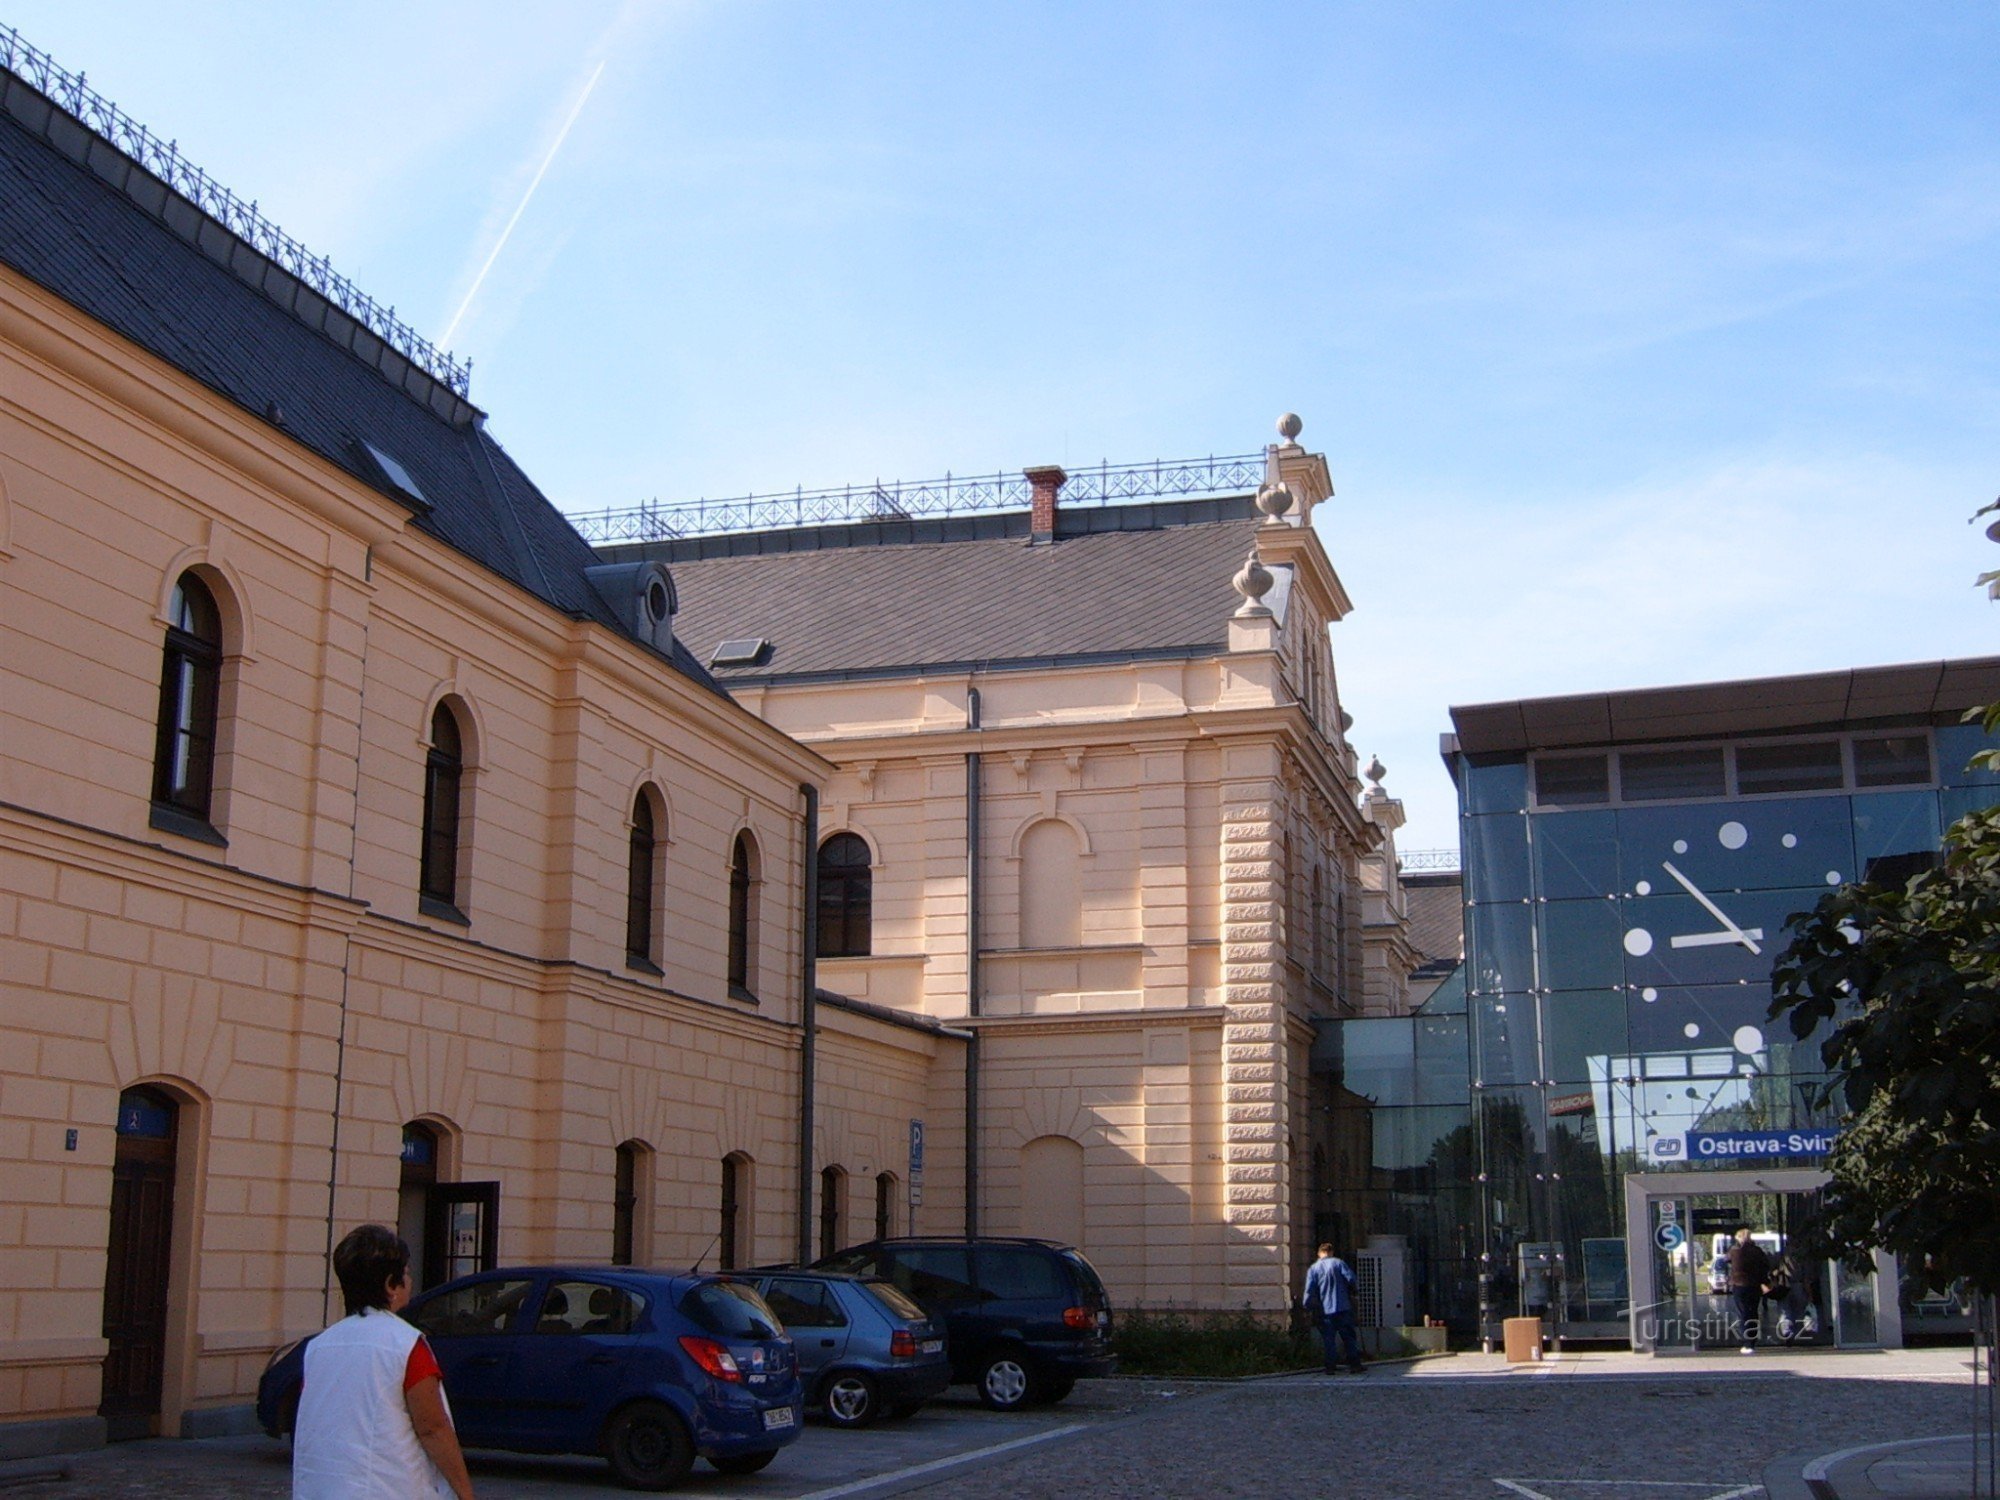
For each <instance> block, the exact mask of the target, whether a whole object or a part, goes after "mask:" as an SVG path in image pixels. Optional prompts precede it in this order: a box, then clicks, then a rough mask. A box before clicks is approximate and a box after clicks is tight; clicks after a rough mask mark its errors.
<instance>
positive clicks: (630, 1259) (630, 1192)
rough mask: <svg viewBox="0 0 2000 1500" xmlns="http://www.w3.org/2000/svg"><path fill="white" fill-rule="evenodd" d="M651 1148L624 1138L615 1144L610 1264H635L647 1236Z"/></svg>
mask: <svg viewBox="0 0 2000 1500" xmlns="http://www.w3.org/2000/svg"><path fill="white" fill-rule="evenodd" d="M652 1154H653V1153H652V1151H651V1150H650V1149H649V1148H648V1147H647V1146H646V1145H645V1143H644V1142H642V1141H626V1142H624V1143H623V1144H621V1145H620V1146H619V1147H618V1157H617V1164H616V1169H615V1170H616V1176H615V1180H614V1182H613V1184H612V1190H611V1264H612V1265H614V1266H629V1265H634V1264H636V1263H637V1255H638V1251H639V1250H640V1249H641V1248H644V1247H646V1246H647V1244H648V1242H649V1240H650V1239H651V1234H650V1232H649V1230H650V1225H649V1224H648V1222H647V1220H648V1218H649V1217H650V1216H649V1215H648V1213H647V1212H646V1210H647V1208H648V1206H649V1205H648V1203H647V1198H648V1188H649V1187H650V1186H651V1183H650V1180H649V1179H650V1178H651V1175H652V1173H651V1168H650V1162H651V1158H652Z"/></svg>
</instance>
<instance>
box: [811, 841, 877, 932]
mask: <svg viewBox="0 0 2000 1500" xmlns="http://www.w3.org/2000/svg"><path fill="white" fill-rule="evenodd" d="M874 901H875V872H874V871H873V870H872V869H871V868H870V865H869V858H868V842H867V840H865V839H863V838H862V837H861V836H860V835H859V834H855V833H836V834H835V835H834V836H833V837H832V838H830V839H828V840H827V841H826V842H825V843H823V844H821V845H820V846H819V954H820V957H821V958H865V957H867V955H868V954H869V952H870V951H871V949H872V943H873V936H872V927H873V924H874Z"/></svg>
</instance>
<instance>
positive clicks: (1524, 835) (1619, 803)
mask: <svg viewBox="0 0 2000 1500" xmlns="http://www.w3.org/2000/svg"><path fill="white" fill-rule="evenodd" d="M1868 689H1872V692H1871V691H1865V690H1868ZM1992 698H2000V660H1989V661H1979V662H1955V663H1936V664H1930V665H1929V666H1926V667H1922V668H1882V669H1871V670H1870V671H1868V672H1854V673H1838V674H1825V675H1824V676H1816V677H1812V678H1790V679H1771V680H1766V681H1763V682H1752V683H1734V684H1719V685H1712V686H1705V687H1690V688H1676V689H1656V690H1649V691H1648V692H1644V693H1633V694H1623V695H1609V696H1606V697H1598V698H1580V699H1556V700H1539V701H1536V702H1530V703H1519V704H1507V705H1489V706H1483V707H1480V708H1475V709H1456V710H1454V711H1453V717H1454V720H1455V722H1456V723H1457V725H1458V731H1459V732H1458V734H1457V735H1456V736H1455V737H1453V738H1452V739H1449V740H1447V742H1446V758H1447V761H1448V762H1449V764H1450V766H1451V769H1452V772H1453V776H1454V779H1455V781H1456V783H1457V786H1458V792H1459V811H1460V829H1461V857H1462V862H1463V864H1462V867H1463V883H1464V898H1465V964H1464V966H1463V969H1462V970H1461V971H1460V974H1459V976H1457V978H1458V982H1457V983H1454V984H1448V985H1446V986H1445V987H1443V988H1441V989H1440V990H1439V991H1438V992H1437V993H1436V994H1434V995H1432V996H1431V997H1430V998H1429V1000H1427V1001H1426V1002H1425V1003H1424V1004H1423V1006H1422V1007H1420V1009H1419V1010H1418V1012H1417V1013H1416V1014H1414V1015H1411V1016H1408V1017H1398V1018H1394V1019H1385V1020H1362V1021H1346V1022H1341V1023H1337V1024H1336V1025H1335V1026H1334V1027H1331V1028H1329V1030H1328V1032H1327V1033H1326V1034H1323V1035H1322V1037H1321V1038H1320V1044H1319V1054H1320V1058H1321V1065H1322V1068H1323V1070H1324V1071H1325V1072H1326V1073H1327V1074H1328V1075H1329V1082H1330V1084H1331V1092H1330V1097H1331V1099H1332V1101H1333V1102H1332V1106H1331V1108H1332V1113H1333V1114H1334V1116H1335V1118H1336V1122H1337V1123H1336V1124H1335V1126H1334V1129H1333V1136H1334V1138H1335V1139H1337V1140H1341V1139H1345V1140H1349V1141H1353V1142H1357V1143H1359V1142H1361V1141H1364V1140H1365V1141H1366V1143H1367V1149H1368V1152H1369V1159H1368V1161H1367V1164H1366V1169H1365V1171H1364V1172H1363V1174H1362V1175H1361V1176H1360V1177H1358V1178H1356V1179H1354V1180H1353V1181H1352V1182H1351V1183H1350V1184H1349V1185H1348V1186H1346V1187H1345V1188H1344V1189H1342V1188H1336V1189H1335V1191H1334V1192H1333V1194H1332V1197H1333V1198H1334V1199H1335V1200H1344V1201H1342V1204H1341V1206H1342V1208H1343V1210H1344V1212H1343V1214H1342V1222H1341V1223H1340V1224H1339V1225H1338V1226H1337V1227H1340V1228H1349V1229H1350V1232H1351V1233H1353V1234H1354V1235H1355V1237H1356V1238H1357V1240H1358V1239H1360V1238H1365V1236H1366V1235H1368V1234H1379V1233H1392V1234H1399V1235H1403V1236H1405V1237H1406V1238H1407V1240H1408V1242H1409V1244H1410V1246H1411V1249H1412V1255H1413V1259H1414V1260H1415V1262H1416V1264H1417V1265H1418V1267H1419V1278H1420V1280H1421V1282H1422V1287H1421V1291H1420V1294H1419V1298H1418V1300H1419V1302H1420V1304H1421V1305H1422V1306H1423V1307H1424V1308H1425V1310H1427V1311H1429V1312H1430V1313H1432V1314H1433V1315H1436V1316H1442V1317H1444V1318H1446V1319H1447V1320H1448V1321H1449V1322H1450V1323H1452V1324H1453V1325H1454V1326H1456V1327H1458V1328H1460V1329H1461V1330H1465V1329H1477V1330H1480V1331H1481V1332H1483V1333H1485V1334H1486V1335H1487V1336H1496V1335H1497V1332H1498V1323H1499V1321H1500V1320H1501V1319H1502V1318H1505V1317H1510V1316H1519V1315H1525V1314H1535V1315H1539V1316H1541V1317H1542V1318H1543V1319H1544V1320H1545V1322H1546V1323H1548V1324H1550V1325H1553V1329H1554V1331H1555V1332H1556V1333H1558V1334H1564V1335H1567V1336H1569V1337H1573V1338H1624V1337H1629V1338H1631V1339H1632V1340H1633V1341H1634V1342H1635V1343H1638V1344H1641V1345H1642V1346H1648V1347H1651V1346H1655V1345H1662V1344H1666V1343H1674V1342H1682V1343H1688V1342H1693V1343H1699V1342H1701V1341H1702V1339H1703V1337H1704V1333H1705V1334H1706V1337H1707V1338H1708V1339H1709V1340H1710V1341H1711V1342H1713V1341H1716V1340H1718V1339H1719V1338H1721V1337H1722V1336H1723V1335H1722V1333H1721V1332H1720V1330H1719V1327H1718V1326H1717V1320H1719V1319H1721V1318H1723V1317H1724V1311H1723V1310H1721V1309H1720V1308H1719V1305H1710V1303H1709V1302H1708V1301H1707V1300H1705V1299H1707V1298H1709V1297H1710V1292H1709V1285H1708V1272H1709V1269H1710V1262H1711V1260H1712V1256H1713V1253H1714V1251H1715V1250H1716V1249H1717V1248H1718V1247H1719V1245H1720V1244H1721V1243H1722V1242H1723V1240H1724V1236H1726V1234H1727V1233H1728V1232H1729V1231H1730V1230H1733V1229H1734V1228H1735V1227H1737V1226H1739V1225H1742V1226H1744V1227H1749V1228H1751V1229H1752V1230H1753V1231H1754V1232H1755V1234H1756V1237H1757V1238H1758V1239H1759V1240H1760V1241H1766V1242H1767V1243H1768V1246H1769V1248H1771V1249H1773V1250H1774V1251H1776V1250H1779V1249H1781V1247H1782V1246H1783V1244H1784V1243H1785V1242H1786V1241H1787V1240H1788V1239H1789V1236H1790V1234H1791V1232H1792V1230H1793V1229H1795V1228H1796V1226H1797V1222H1798V1219H1799V1217H1800V1216H1801V1215H1803V1214H1808V1213H1810V1212H1811V1211H1812V1208H1813V1202H1814V1199H1815V1196H1816V1194H1815V1188H1816V1185H1817V1183H1818V1182H1819V1181H1820V1180H1822V1174H1821V1173H1820V1171H1819V1168H1820V1165H1821V1161H1822V1158H1823V1157H1824V1154H1825V1151H1826V1149H1827V1147H1828V1146H1829V1145H1830V1143H1831V1140H1832V1129H1833V1127H1834V1125H1835V1123H1836V1122H1835V1121H1834V1120H1833V1119H1832V1118H1830V1117H1829V1116H1828V1115H1827V1114H1826V1113H1825V1112H1824V1111H1823V1110H1821V1109H1819V1108H1816V1107H1815V1105H1814V1103H1813V1100H1812V1098H1811V1089H1810V1086H1811V1085H1812V1084H1814V1083H1815V1082H1817V1081H1819V1080H1820V1078H1821V1065H1820V1061H1819V1043H1820V1039H1819V1038H1818V1037H1812V1038H1807V1039H1805V1040H1804V1041H1800V1040H1797V1039H1795V1038H1793V1037H1792V1035H1791V1034H1790V1031H1789V1029H1788V1027H1787V1026H1786V1025H1785V1023H1783V1022H1782V1021H1781V1022H1777V1023H1773V1022H1771V1021H1769V1020H1768V1019H1767V1016H1768V1012H1769V1009H1770V1004H1771V985H1770V976H1771V968H1772V964H1773V962H1774V960H1775V959H1776V957H1777V956H1778V955H1779V954H1780V953H1782V952H1783V950H1784V948H1785V945H1786V942H1787V936H1786V924H1787V922H1788V921H1789V920H1790V918H1791V917H1792V916H1793V915H1794V914H1795V913H1800V912H1804V911H1807V910H1810V909H1811V908H1812V907H1813V905H1814V904H1815V903H1816V902H1817V901H1818V900H1819V899H1820V897H1821V896H1823V895H1824V894H1826V893H1827V892H1828V891H1829V890H1830V889H1832V888H1833V887H1835V886H1837V885H1840V884H1842V883H1844V882H1849V881H1853V880H1858V879H1866V878H1874V879H1878V880H1897V881H1900V880H1902V879H1906V878H1908V876H1909V875H1910V874H1911V873H1914V872H1915V871H1916V870H1917V869H1920V868H1922V867H1924V866H1925V865H1927V864H1928V863H1929V862H1930V861H1931V860H1932V859H1933V858H1934V856H1935V852H1936V850H1937V849H1938V847H1939V843H1940V840H1941V836H1942V833H1943V830H1944V828H1945V827H1946V826H1947V825H1948V824H1949V823H1951V822H1952V821H1953V820H1954V819H1956V818H1958V817H1959V816H1961V815H1962V814H1964V813H1966V812H1968V811H1971V810H1973V809H1975V808H1980V807H1985V806H1989V805H1991V804H1993V803H1995V802H2000V776H1996V775H1995V774H1993V773H1991V772H1985V771H1970V770H1968V769H1967V768H1966V767H1967V762H1968V760H1969V759H1970V757H1971V756H1972V755H1973V754H1974V752H1976V751H1978V750H1980V749H1982V748H1986V747H1987V745H1988V741H1987V740H1986V738H1985V736H1984V735H1983V734H1982V733H1981V732H1980V731H1979V730H1978V729H1977V728H1976V727H1975V726H1969V725H1964V724H1961V723H1959V722H1958V719H1959V716H1960V714H1961V712H1962V711H1963V709H1964V708H1965V707H1966V706H1968V705H1970V704H1973V703H1978V702H1984V701H1988V700H1990V699H1992ZM1836 703H1837V704H1838V705H1839V709H1838V710H1837V711H1832V712H1830V711H1829V709H1830V708H1831V706H1832V705H1834V704H1836ZM1857 703H1859V704H1861V705H1862V706H1863V707H1864V709H1865V710H1866V711H1865V712H1864V713H1860V714H1857V713H1855V712H1854V709H1855V706H1856V704H1857ZM1342 1116H1347V1117H1349V1118H1348V1119H1346V1120H1345V1121H1344V1122H1341V1117H1342ZM1702 1174H1709V1175H1702ZM1350 1218H1351V1221H1352V1223H1351V1226H1350V1224H1349V1223H1348V1220H1349V1219H1350ZM1812 1274H1813V1275H1814V1276H1816V1277H1817V1281H1816V1285H1815V1304H1816V1306H1815V1311H1816V1315H1817V1316H1816V1319H1815V1323H1816V1329H1815V1334H1816V1337H1817V1339H1818V1341H1820V1342H1831V1341H1834V1340H1835V1338H1836V1334H1838V1338H1839V1340H1840V1341H1843V1342H1847V1343H1857V1344H1858V1343H1871V1342H1875V1341H1877V1340H1878V1339H1885V1338H1886V1337H1887V1335H1886V1333H1885V1331H1884V1328H1883V1326H1882V1325H1881V1319H1880V1317H1879V1315H1878V1312H1877V1309H1876V1308H1875V1306H1874V1303H1873V1301H1872V1300H1871V1299H1874V1298H1875V1297H1876V1296H1877V1293H1876V1290H1875V1289H1874V1288H1872V1287H1864V1286H1861V1285H1860V1284H1859V1283H1858V1282H1856V1281H1855V1280H1854V1278H1851V1277H1850V1278H1848V1280H1847V1282H1845V1283H1843V1282H1842V1281H1841V1279H1840V1273H1839V1272H1838V1269H1837V1268H1832V1267H1823V1268H1816V1270H1815V1271H1814V1272H1813V1273H1812ZM1890 1280H1891V1281H1893V1278H1890ZM1890 1303H1891V1306H1892V1308H1893V1303H1894V1297H1893V1294H1892V1295H1891V1296H1890ZM1836 1312H1837V1313H1839V1314H1840V1316H1839V1317H1838V1318H1836V1317H1835V1313H1836ZM1704 1320H1707V1325H1706V1327H1705V1326H1704ZM1411 1321H1414V1318H1412V1320H1411ZM1642 1324H1643V1327H1642ZM1836 1324H1838V1328H1836V1326H1835V1325H1836ZM1732 1336H1733V1335H1732Z"/></svg>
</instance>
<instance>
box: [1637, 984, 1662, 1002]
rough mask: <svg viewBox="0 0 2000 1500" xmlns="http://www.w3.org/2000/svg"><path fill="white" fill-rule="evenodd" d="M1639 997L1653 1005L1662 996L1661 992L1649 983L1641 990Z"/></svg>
mask: <svg viewBox="0 0 2000 1500" xmlns="http://www.w3.org/2000/svg"><path fill="white" fill-rule="evenodd" d="M1639 998H1640V999H1641V1000H1643V1001H1645V1002H1646V1003H1647V1004H1648V1005H1651V1004H1652V1003H1653V1002H1654V1001H1655V1000H1657V999H1659V998H1660V992H1659V991H1658V990H1656V989H1654V988H1653V987H1652V986H1651V985H1650V984H1649V985H1647V986H1646V987H1645V988H1644V989H1643V990H1641V991H1639Z"/></svg>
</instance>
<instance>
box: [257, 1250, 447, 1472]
mask: <svg viewBox="0 0 2000 1500" xmlns="http://www.w3.org/2000/svg"><path fill="white" fill-rule="evenodd" d="M333 1274H334V1275H335V1276H337V1277H339V1278H340V1295H341V1300H342V1301H343V1302H345V1303H346V1305H347V1316H346V1317H344V1318H342V1319H341V1320H340V1321H339V1322H338V1323H336V1324H334V1325H333V1326H332V1327H331V1328H329V1329H327V1330H326V1332H324V1333H322V1334H320V1335H318V1336H317V1337H316V1338H314V1339H313V1341H312V1342H311V1343H309V1344H307V1345H306V1382H305V1389H304V1390H303V1391H301V1392H300V1394H299V1415H298V1421H297V1424H296V1425H295V1427H294V1428H293V1434H292V1497H293V1500H425V1497H432V1496H437V1497H443V1496H456V1497H457V1500H472V1477H471V1476H470V1475H469V1474H467V1473H466V1472H465V1455H464V1454H463V1453H461V1452H460V1451H459V1447H458V1434H457V1432H456V1431H455V1430H454V1429H453V1428H452V1425H451V1408H450V1407H449V1406H448V1405H446V1404H445V1399H444V1384H443V1378H442V1372H441V1371H439V1369H438V1362H437V1357H436V1356H435V1355H434V1354H432V1353H431V1346H430V1343H429V1341H428V1340H426V1339H425V1338H424V1336H423V1335H422V1334H421V1333H419V1332H417V1330H416V1329H415V1328H413V1327H411V1326H410V1325H409V1324H408V1323H405V1322H404V1321H403V1320H402V1319H401V1318H399V1317H397V1316H396V1314H398V1313H399V1312H401V1311H402V1310H403V1307H404V1304H406V1303H407V1302H408V1301H409V1300H410V1247H409V1246H408V1245H406V1244H404V1243H403V1242H402V1240H400V1239H399V1238H397V1236H396V1232H395V1231H394V1230H392V1229H388V1228H385V1227H384V1226H382V1225H380V1224H363V1225H362V1226H361V1227H360V1228H359V1229H357V1230H355V1231H354V1232H353V1233H352V1234H350V1235H348V1236H347V1238H346V1239H344V1240H342V1241H341V1242H340V1245H339V1247H338V1248H337V1249H335V1250H334V1252H333Z"/></svg>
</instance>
